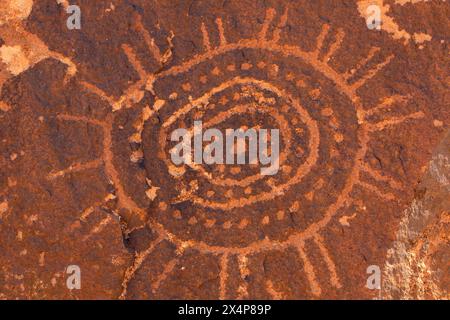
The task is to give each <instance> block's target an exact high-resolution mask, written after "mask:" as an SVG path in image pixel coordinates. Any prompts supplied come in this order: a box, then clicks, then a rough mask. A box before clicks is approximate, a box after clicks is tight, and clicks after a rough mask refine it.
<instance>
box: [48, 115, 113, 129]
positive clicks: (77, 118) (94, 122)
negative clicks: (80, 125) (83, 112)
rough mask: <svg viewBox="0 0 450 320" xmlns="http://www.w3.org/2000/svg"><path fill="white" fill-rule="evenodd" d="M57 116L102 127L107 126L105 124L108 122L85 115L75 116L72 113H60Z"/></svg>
mask: <svg viewBox="0 0 450 320" xmlns="http://www.w3.org/2000/svg"><path fill="white" fill-rule="evenodd" d="M56 118H57V119H58V120H63V121H75V122H77V121H78V122H85V123H89V124H92V125H96V126H99V127H102V128H103V127H105V125H106V123H105V122H104V121H101V120H97V119H91V118H88V117H85V116H75V115H71V114H59V115H57V116H56Z"/></svg>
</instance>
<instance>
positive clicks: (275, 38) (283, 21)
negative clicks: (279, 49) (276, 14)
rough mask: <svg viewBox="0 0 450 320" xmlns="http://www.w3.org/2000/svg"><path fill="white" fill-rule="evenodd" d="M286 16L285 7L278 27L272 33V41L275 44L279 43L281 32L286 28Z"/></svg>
mask: <svg viewBox="0 0 450 320" xmlns="http://www.w3.org/2000/svg"><path fill="white" fill-rule="evenodd" d="M288 14H289V7H288V6H286V8H285V9H284V13H283V15H282V16H281V19H280V23H279V24H278V26H277V27H276V29H275V31H274V33H273V41H274V42H275V43H277V42H279V41H280V39H281V31H282V30H283V28H284V27H286V24H287V20H288Z"/></svg>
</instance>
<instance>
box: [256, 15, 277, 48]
mask: <svg viewBox="0 0 450 320" xmlns="http://www.w3.org/2000/svg"><path fill="white" fill-rule="evenodd" d="M275 14H276V11H275V9H273V8H269V9H267V10H266V16H265V18H264V22H263V26H262V28H261V31H260V33H259V39H260V40H263V41H266V40H267V31H269V27H270V24H271V23H272V21H273V18H274V17H275Z"/></svg>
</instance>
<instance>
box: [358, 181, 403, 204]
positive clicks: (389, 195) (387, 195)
mask: <svg viewBox="0 0 450 320" xmlns="http://www.w3.org/2000/svg"><path fill="white" fill-rule="evenodd" d="M357 184H359V185H360V186H361V187H363V188H365V189H367V190H369V191H371V192H373V193H375V194H376V195H377V196H379V197H380V198H383V199H386V200H391V201H395V199H396V197H395V196H394V195H393V194H392V193H385V192H382V191H381V190H380V189H378V187H376V186H374V185H371V184H370V183H367V182H364V181H358V183H357Z"/></svg>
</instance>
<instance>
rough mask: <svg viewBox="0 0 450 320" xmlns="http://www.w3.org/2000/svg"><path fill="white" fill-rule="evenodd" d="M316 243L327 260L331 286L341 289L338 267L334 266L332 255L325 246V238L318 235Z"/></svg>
mask: <svg viewBox="0 0 450 320" xmlns="http://www.w3.org/2000/svg"><path fill="white" fill-rule="evenodd" d="M314 242H315V243H316V245H317V246H318V247H319V250H320V253H321V254H322V256H323V259H324V260H325V264H326V265H327V268H328V271H330V277H331V284H332V285H333V286H334V287H336V288H341V287H342V285H341V282H340V280H339V276H338V274H337V271H336V265H335V264H334V262H333V259H331V256H330V253H329V252H328V250H327V248H326V247H325V245H324V241H323V238H322V237H321V236H320V235H319V234H316V235H315V236H314Z"/></svg>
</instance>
